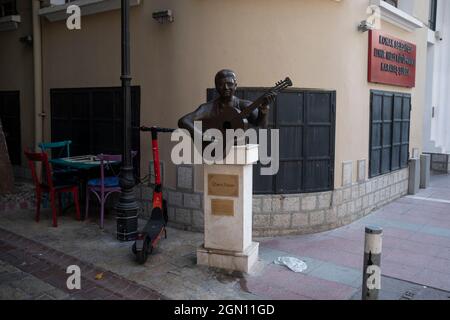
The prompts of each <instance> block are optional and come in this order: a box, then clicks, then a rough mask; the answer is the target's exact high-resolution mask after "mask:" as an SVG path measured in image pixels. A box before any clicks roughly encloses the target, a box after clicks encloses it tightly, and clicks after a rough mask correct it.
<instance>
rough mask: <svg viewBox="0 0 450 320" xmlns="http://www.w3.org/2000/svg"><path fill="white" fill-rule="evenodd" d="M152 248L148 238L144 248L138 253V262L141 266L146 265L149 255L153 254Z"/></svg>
mask: <svg viewBox="0 0 450 320" xmlns="http://www.w3.org/2000/svg"><path fill="white" fill-rule="evenodd" d="M152 249H153V248H152V246H151V245H150V241H149V239H148V238H147V239H146V241H144V245H143V247H142V250H139V251H137V252H136V261H137V262H138V263H139V264H144V263H145V262H146V261H147V258H148V254H149V253H151V252H152Z"/></svg>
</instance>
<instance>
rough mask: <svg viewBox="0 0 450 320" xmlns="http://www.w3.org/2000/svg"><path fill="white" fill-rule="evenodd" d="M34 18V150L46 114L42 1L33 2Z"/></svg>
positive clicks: (40, 138) (40, 139)
mask: <svg viewBox="0 0 450 320" xmlns="http://www.w3.org/2000/svg"><path fill="white" fill-rule="evenodd" d="M31 2H32V16H33V66H34V79H33V80H34V148H35V151H38V145H39V143H40V142H42V138H43V132H42V130H43V122H44V117H45V113H44V110H43V109H42V44H41V21H40V17H39V9H40V0H31Z"/></svg>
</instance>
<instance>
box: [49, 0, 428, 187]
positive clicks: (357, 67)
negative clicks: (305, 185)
mask: <svg viewBox="0 0 450 320" xmlns="http://www.w3.org/2000/svg"><path fill="white" fill-rule="evenodd" d="M282 2H283V3H282ZM282 2H280V1H270V0H249V1H245V2H242V1H237V0H231V1H212V2H211V1H207V2H205V1H201V2H198V1H173V0H172V1H171V0H164V1H162V0H154V1H148V0H147V1H143V2H142V3H141V5H139V6H137V7H133V8H132V9H131V21H132V22H131V52H132V54H131V61H132V66H131V70H132V76H133V81H132V83H133V84H134V85H140V86H141V90H142V94H141V122H142V123H143V124H148V125H153V124H157V125H160V126H171V127H175V126H176V124H177V120H178V118H179V117H181V116H182V115H184V114H185V113H187V112H189V111H191V110H193V109H194V108H196V107H197V106H198V105H199V104H201V103H203V102H204V101H205V99H206V88H208V87H213V85H214V84H213V77H214V74H215V72H217V70H219V69H221V68H225V67H226V68H231V69H234V70H235V71H236V72H237V75H238V82H239V83H238V84H239V85H241V86H272V85H273V83H274V82H275V81H277V80H279V79H281V78H283V77H285V76H286V75H289V76H290V77H291V79H292V80H293V82H294V86H296V87H301V88H320V89H332V90H336V92H337V104H336V105H337V107H336V109H337V117H336V155H335V172H336V174H335V183H334V184H335V187H338V186H341V185H342V183H341V182H342V181H341V180H342V175H341V174H339V173H340V172H341V171H342V170H341V166H342V163H343V161H348V160H352V161H354V162H355V164H356V160H360V159H368V150H369V146H368V143H369V127H368V122H369V99H370V94H369V91H370V89H381V90H391V91H399V92H409V93H411V94H412V104H413V110H412V122H411V138H410V141H411V143H410V148H411V149H412V148H419V149H420V148H421V143H422V141H421V140H422V134H421V125H422V122H421V117H422V108H423V104H424V99H425V96H424V90H423V88H424V82H425V67H426V59H425V57H426V31H425V30H424V29H421V30H418V31H416V32H407V31H403V30H402V29H400V28H398V27H395V26H392V25H390V24H388V23H382V30H383V31H384V32H386V33H388V34H391V35H392V36H395V37H399V38H402V39H404V40H407V41H410V42H413V43H415V44H416V45H417V57H418V59H417V76H416V77H417V83H416V88H415V89H412V90H411V89H405V88H400V87H392V86H386V85H376V84H369V83H368V82H367V50H368V49H367V41H368V40H367V37H368V33H360V32H358V31H356V25H357V24H358V23H359V21H361V20H363V19H365V18H366V8H367V6H368V5H369V1H341V2H336V1H331V0H320V1H312V0H303V1H287V0H286V1H282ZM161 8H171V9H172V10H173V11H174V15H175V22H174V23H172V24H169V25H160V24H158V23H156V22H155V21H154V20H153V19H151V13H152V12H153V11H155V10H158V9H161ZM274 13H276V14H274ZM119 14H120V12H119V11H117V10H116V11H111V12H107V13H102V14H96V15H91V16H86V17H83V18H82V29H81V30H79V31H69V30H67V29H66V27H65V22H64V21H60V22H53V23H50V22H48V21H44V22H43V41H44V45H43V48H44V49H43V50H44V54H43V55H44V105H45V108H47V112H50V110H49V106H50V97H49V90H50V89H51V88H66V87H88V86H119V85H120V81H119V77H120V37H119V36H118V35H119V34H120V17H119ZM421 18H423V17H421ZM349 115H351V116H349ZM49 132H50V121H49V118H48V119H47V121H46V134H45V136H46V137H49ZM355 132H357V133H358V134H355ZM162 140H163V143H161V145H162V150H161V154H162V159H163V161H165V162H166V165H167V170H166V183H168V184H169V185H172V186H173V185H175V179H176V178H175V170H174V168H173V166H171V164H170V161H169V155H170V146H171V145H170V144H169V143H168V138H167V137H163V138H162ZM141 150H142V151H143V152H142V156H143V157H142V170H143V172H145V171H146V170H147V164H148V161H149V160H150V158H151V154H150V148H149V147H148V141H147V140H146V139H145V138H143V139H142V140H141ZM171 167H172V168H171ZM366 170H367V168H366ZM195 172H196V179H195V189H196V190H197V191H201V189H202V185H201V182H202V179H201V172H202V170H195ZM353 172H354V174H353V177H354V178H353V179H354V181H356V180H355V179H356V165H354V166H353Z"/></svg>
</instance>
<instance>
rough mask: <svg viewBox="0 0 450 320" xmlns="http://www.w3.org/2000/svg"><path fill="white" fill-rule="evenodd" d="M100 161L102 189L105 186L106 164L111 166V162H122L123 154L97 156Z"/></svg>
mask: <svg viewBox="0 0 450 320" xmlns="http://www.w3.org/2000/svg"><path fill="white" fill-rule="evenodd" d="M96 157H97V158H98V159H99V160H100V179H101V187H102V188H104V186H105V182H104V180H105V164H106V165H109V163H110V162H121V161H122V155H121V154H103V153H101V154H98V155H97V156H96Z"/></svg>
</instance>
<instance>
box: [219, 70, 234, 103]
mask: <svg viewBox="0 0 450 320" xmlns="http://www.w3.org/2000/svg"><path fill="white" fill-rule="evenodd" d="M215 84H216V90H217V92H218V93H219V95H220V97H221V98H224V99H231V98H232V97H233V96H234V93H235V92H236V88H237V81H236V74H235V73H234V72H233V71H231V70H228V69H223V70H220V71H219V72H217V74H216V77H215Z"/></svg>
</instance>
